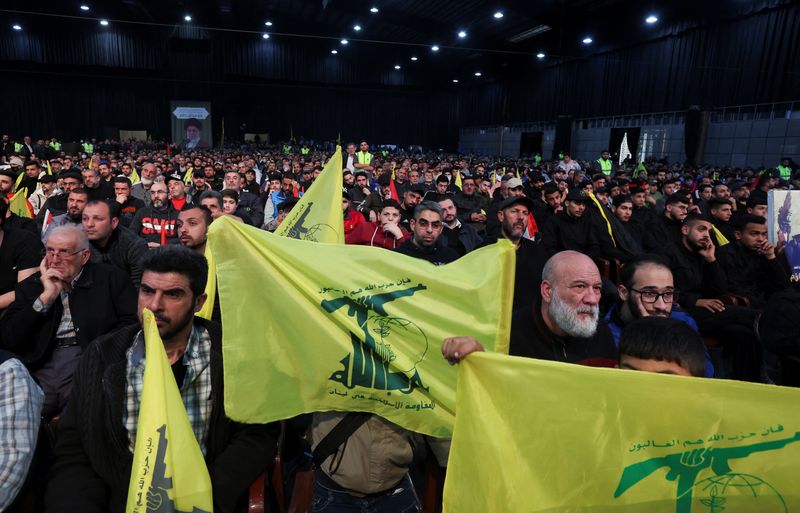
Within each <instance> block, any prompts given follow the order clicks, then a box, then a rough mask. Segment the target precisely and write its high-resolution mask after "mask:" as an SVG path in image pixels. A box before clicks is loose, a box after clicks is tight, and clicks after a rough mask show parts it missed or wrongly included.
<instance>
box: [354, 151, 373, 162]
mask: <svg viewBox="0 0 800 513" xmlns="http://www.w3.org/2000/svg"><path fill="white" fill-rule="evenodd" d="M356 155H357V156H358V163H359V164H367V165H369V163H370V162H372V153H370V152H368V151H359V152H358V153H356Z"/></svg>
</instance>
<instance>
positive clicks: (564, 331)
mask: <svg viewBox="0 0 800 513" xmlns="http://www.w3.org/2000/svg"><path fill="white" fill-rule="evenodd" d="M601 288H602V281H601V278H600V271H599V270H598V269H597V266H596V265H595V263H594V262H593V261H592V259H591V258H589V257H588V256H586V255H584V254H583V253H578V252H577V251H561V252H559V253H556V254H555V255H553V256H552V257H550V259H549V260H548V261H547V263H546V264H545V265H544V270H543V271H542V283H541V286H540V287H539V292H540V294H541V297H539V298H537V299H536V301H534V304H533V308H532V309H531V307H524V308H520V309H518V310H516V311H515V312H514V315H513V317H512V319H511V340H510V349H509V354H511V355H513V356H524V357H527V358H537V359H539V360H553V361H558V362H566V363H577V364H579V365H588V366H591V367H615V366H616V363H617V348H616V346H615V345H614V338H613V337H612V335H611V330H609V328H608V325H607V324H606V321H605V320H603V319H601V318H600V291H601ZM482 350H483V347H482V346H481V345H480V344H479V343H478V341H476V340H475V339H474V338H472V337H453V338H448V339H445V341H444V343H443V345H442V354H443V355H444V356H445V358H447V359H448V360H449V361H450V362H451V363H456V362H458V361H460V360H461V359H462V358H464V357H465V356H466V355H468V354H469V353H471V352H473V351H482Z"/></svg>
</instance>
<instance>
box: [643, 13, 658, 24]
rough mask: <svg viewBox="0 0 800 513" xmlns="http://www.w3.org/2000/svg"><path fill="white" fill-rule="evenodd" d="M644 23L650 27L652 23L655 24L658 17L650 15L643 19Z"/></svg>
mask: <svg viewBox="0 0 800 513" xmlns="http://www.w3.org/2000/svg"><path fill="white" fill-rule="evenodd" d="M644 21H646V22H647V23H649V24H650V25H652V24H653V23H656V22H657V21H658V17H657V16H656V15H655V14H651V15H650V16H648V17H647V18H645V19H644Z"/></svg>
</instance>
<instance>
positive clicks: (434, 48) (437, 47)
mask: <svg viewBox="0 0 800 513" xmlns="http://www.w3.org/2000/svg"><path fill="white" fill-rule="evenodd" d="M431 51H432V52H438V51H439V46H438V45H433V46H431Z"/></svg>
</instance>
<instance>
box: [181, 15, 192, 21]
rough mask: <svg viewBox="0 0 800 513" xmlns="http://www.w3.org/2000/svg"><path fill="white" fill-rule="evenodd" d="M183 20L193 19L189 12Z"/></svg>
mask: <svg viewBox="0 0 800 513" xmlns="http://www.w3.org/2000/svg"><path fill="white" fill-rule="evenodd" d="M183 21H192V17H191V16H189V15H188V14H187V15H186V16H184V17H183Z"/></svg>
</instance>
